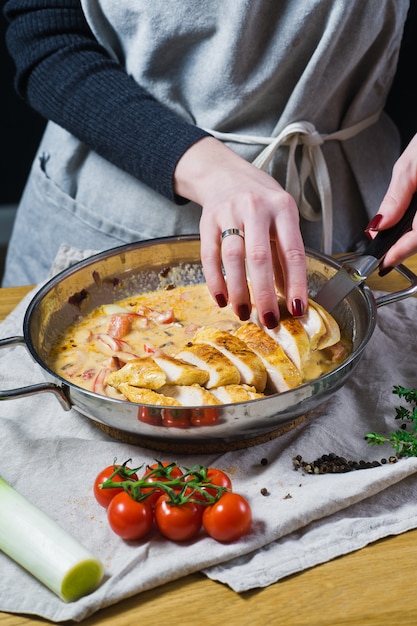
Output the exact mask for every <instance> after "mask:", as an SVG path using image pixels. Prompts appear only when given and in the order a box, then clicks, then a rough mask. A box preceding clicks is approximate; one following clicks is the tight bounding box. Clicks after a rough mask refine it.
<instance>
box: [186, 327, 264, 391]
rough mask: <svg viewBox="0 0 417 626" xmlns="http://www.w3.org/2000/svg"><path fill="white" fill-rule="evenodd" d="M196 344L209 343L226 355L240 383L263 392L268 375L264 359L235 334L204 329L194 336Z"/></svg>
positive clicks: (200, 329)
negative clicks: (237, 372)
mask: <svg viewBox="0 0 417 626" xmlns="http://www.w3.org/2000/svg"><path fill="white" fill-rule="evenodd" d="M194 343H198V344H201V343H208V344H209V345H211V346H213V347H214V348H216V349H217V350H219V351H220V352H221V353H222V354H224V355H225V356H226V357H227V358H228V359H229V360H230V361H231V362H232V363H233V365H234V366H235V367H236V368H237V370H238V371H239V374H240V382H241V383H243V384H245V385H251V386H253V387H255V389H256V390H257V391H263V390H264V389H265V386H266V381H267V374H266V368H265V365H264V363H263V362H262V359H260V358H259V356H258V355H257V354H255V352H253V351H252V350H251V349H250V348H249V347H248V346H247V345H246V344H245V342H244V341H242V340H241V339H240V338H239V337H238V336H236V335H235V334H232V333H229V332H227V331H224V330H216V329H215V328H209V327H202V328H199V329H198V330H197V332H196V333H195V335H194Z"/></svg>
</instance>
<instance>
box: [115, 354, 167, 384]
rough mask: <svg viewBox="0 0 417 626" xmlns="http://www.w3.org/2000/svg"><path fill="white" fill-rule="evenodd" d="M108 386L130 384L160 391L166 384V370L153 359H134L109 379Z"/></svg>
mask: <svg viewBox="0 0 417 626" xmlns="http://www.w3.org/2000/svg"><path fill="white" fill-rule="evenodd" d="M106 382H107V384H108V385H111V386H112V387H118V386H119V385H120V383H128V384H129V385H133V386H134V387H144V388H145V389H159V387H162V385H165V383H166V375H165V372H164V370H163V369H162V368H161V367H159V365H158V364H157V363H155V361H154V360H153V359H152V358H151V357H146V356H145V357H141V358H139V359H132V360H131V361H128V362H127V363H126V365H124V366H123V367H121V368H120V369H119V370H117V371H116V372H112V373H111V374H109V376H108V377H107V381H106Z"/></svg>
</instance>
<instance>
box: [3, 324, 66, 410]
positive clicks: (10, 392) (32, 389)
mask: <svg viewBox="0 0 417 626" xmlns="http://www.w3.org/2000/svg"><path fill="white" fill-rule="evenodd" d="M9 346H24V347H25V348H26V342H25V339H24V337H20V336H15V337H6V339H0V348H7V347H9ZM45 392H49V393H53V394H54V395H55V397H56V398H57V399H58V401H59V403H60V405H61V406H62V408H63V409H64V410H65V411H69V410H70V409H71V408H72V404H71V402H70V400H69V398H68V397H67V394H66V393H65V390H64V389H63V388H62V387H60V386H59V385H55V384H54V383H39V384H38V385H28V386H27V387H18V388H16V389H6V390H5V391H1V390H0V401H1V400H14V399H15V398H25V397H26V396H33V395H36V394H38V393H45Z"/></svg>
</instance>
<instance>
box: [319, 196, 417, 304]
mask: <svg viewBox="0 0 417 626" xmlns="http://www.w3.org/2000/svg"><path fill="white" fill-rule="evenodd" d="M416 211H417V194H415V195H414V196H413V198H412V200H411V202H410V206H409V207H408V209H407V211H406V212H405V213H404V215H403V217H402V218H401V219H400V221H399V222H397V224H395V225H394V226H392V227H391V228H387V229H386V230H381V231H380V232H379V233H378V234H377V236H376V237H375V238H374V239H373V240H372V241H371V243H370V244H369V245H368V246H367V248H366V250H365V251H364V253H363V254H361V255H360V256H358V257H356V258H355V259H354V260H353V261H348V262H346V263H343V264H342V267H341V268H340V269H339V270H338V271H337V272H336V274H335V275H334V276H332V278H331V279H330V280H329V281H328V282H327V283H326V284H325V285H324V286H323V287H322V288H321V289H320V291H319V292H318V293H317V294H316V295H315V296H314V298H313V299H314V300H315V302H317V303H318V304H320V305H321V306H322V307H323V308H325V309H326V310H327V311H329V312H331V311H332V310H333V309H334V308H335V307H336V306H337V305H338V304H339V303H340V302H341V301H342V300H343V299H344V298H346V296H348V295H349V294H350V292H351V291H353V290H354V289H355V287H358V286H359V285H361V284H362V283H363V282H364V281H365V280H366V279H367V278H368V277H369V276H370V275H371V274H372V272H374V271H375V270H376V269H377V267H379V265H380V264H381V263H382V261H383V259H384V257H385V255H386V253H387V252H388V250H389V249H390V248H391V247H392V246H393V245H394V243H396V242H397V241H398V239H400V237H402V235H404V233H406V232H407V231H409V230H410V229H411V225H412V223H413V219H414V215H415V214H416Z"/></svg>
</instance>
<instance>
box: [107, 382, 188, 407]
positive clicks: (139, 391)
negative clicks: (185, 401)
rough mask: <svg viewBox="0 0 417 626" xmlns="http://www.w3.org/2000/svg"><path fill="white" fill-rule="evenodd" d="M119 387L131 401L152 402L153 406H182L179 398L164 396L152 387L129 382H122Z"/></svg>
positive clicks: (139, 402)
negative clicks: (145, 387) (134, 384)
mask: <svg viewBox="0 0 417 626" xmlns="http://www.w3.org/2000/svg"><path fill="white" fill-rule="evenodd" d="M117 389H118V390H119V391H120V392H121V393H123V395H124V396H125V397H126V398H127V399H128V400H129V401H130V402H137V403H138V404H152V405H153V406H181V405H180V403H179V402H178V400H175V399H174V398H170V397H168V396H164V395H163V394H162V393H157V392H156V391H152V389H143V388H141V387H134V386H133V385H129V383H120V384H119V385H118V387H117Z"/></svg>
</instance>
